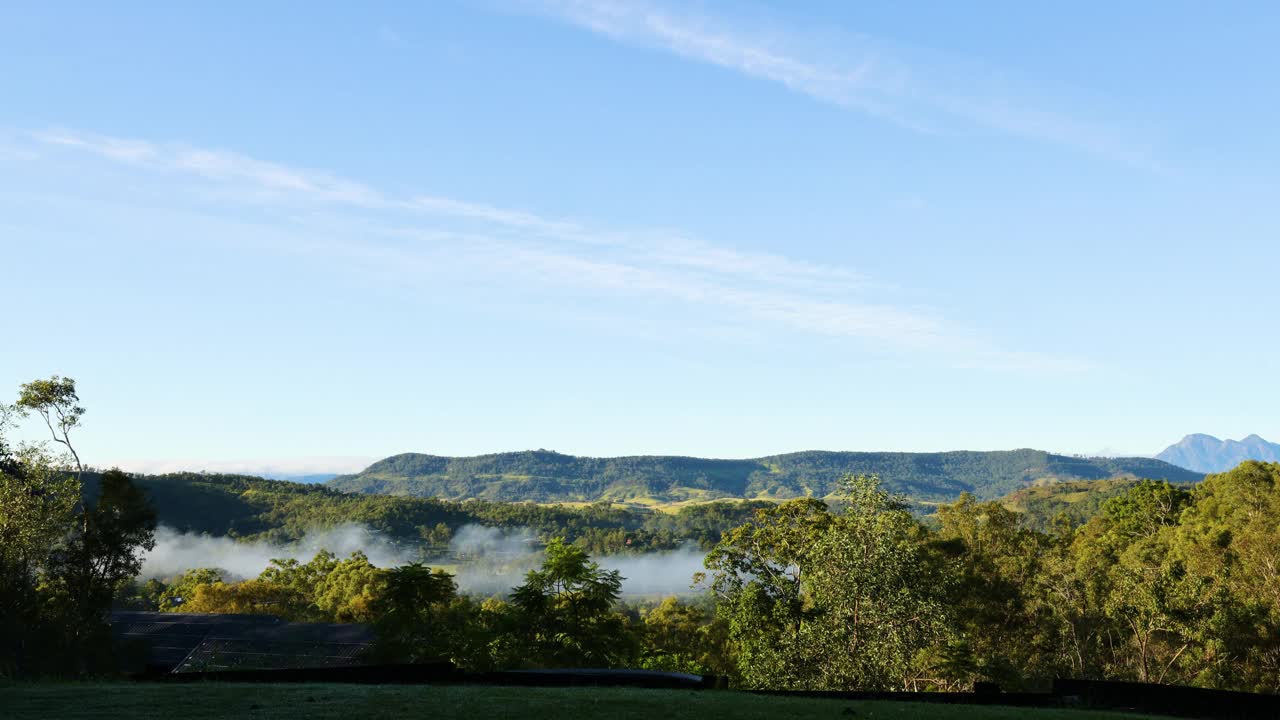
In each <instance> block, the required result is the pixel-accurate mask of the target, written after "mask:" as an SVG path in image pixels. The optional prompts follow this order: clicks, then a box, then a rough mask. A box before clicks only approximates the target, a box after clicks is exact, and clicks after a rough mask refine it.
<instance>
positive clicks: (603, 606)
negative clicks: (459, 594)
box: [511, 538, 632, 667]
mask: <svg viewBox="0 0 1280 720" xmlns="http://www.w3.org/2000/svg"><path fill="white" fill-rule="evenodd" d="M621 589H622V576H621V575H620V574H619V573H618V571H616V570H604V569H601V567H600V566H599V565H598V564H596V563H594V562H592V561H591V559H590V558H589V557H588V556H587V554H586V553H585V552H583V551H582V550H581V549H579V548H576V547H574V546H572V545H566V544H565V543H564V542H563V541H562V540H560V539H558V538H556V539H553V540H552V541H551V542H549V543H548V544H547V548H546V557H545V559H544V560H543V562H542V566H541V567H540V568H538V569H536V570H530V571H529V573H528V574H527V575H526V576H525V581H524V583H523V584H522V585H520V586H519V587H516V588H514V589H513V590H512V591H511V605H512V609H513V611H514V612H513V613H512V621H513V623H514V626H515V627H516V628H517V630H516V632H517V634H518V635H519V636H520V637H519V638H518V641H517V645H518V647H519V652H520V658H521V664H523V665H529V666H533V667H609V666H610V665H612V664H614V663H616V662H617V661H618V660H619V659H622V658H628V657H630V656H631V651H632V648H631V638H630V636H629V635H628V629H627V625H626V620H625V618H623V617H622V616H621V615H619V614H618V613H616V612H614V609H613V606H614V604H615V603H616V602H617V601H618V596H619V594H620V592H621Z"/></svg>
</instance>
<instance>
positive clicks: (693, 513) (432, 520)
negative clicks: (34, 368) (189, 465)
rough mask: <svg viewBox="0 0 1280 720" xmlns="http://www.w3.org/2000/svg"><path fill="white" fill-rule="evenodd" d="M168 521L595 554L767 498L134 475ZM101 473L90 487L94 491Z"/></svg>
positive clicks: (704, 543)
mask: <svg viewBox="0 0 1280 720" xmlns="http://www.w3.org/2000/svg"><path fill="white" fill-rule="evenodd" d="M134 482H135V483H136V484H137V485H138V486H139V487H141V488H142V489H143V490H144V491H145V492H146V494H147V496H148V497H149V498H150V500H151V502H152V503H153V504H154V506H155V508H156V513H157V515H158V517H159V520H160V522H161V523H162V524H164V525H166V526H168V527H172V528H174V529H175V530H178V531H181V532H193V533H203V534H207V535H213V536H228V537H235V538H241V539H253V540H274V541H281V542H289V541H293V540H297V539H298V538H301V537H303V536H304V535H306V534H307V532H309V531H311V530H314V529H316V528H325V527H333V526H337V525H343V524H346V523H359V524H361V525H364V526H366V527H368V528H370V529H372V530H376V531H378V532H380V533H384V534H385V535H387V536H388V537H389V538H390V539H392V540H395V541H399V542H403V543H406V544H411V545H437V546H439V545H446V544H447V543H448V541H449V539H450V537H451V536H452V535H453V533H454V532H455V531H457V530H458V528H460V527H463V526H465V525H486V526H490V527H508V528H528V529H530V530H532V531H534V532H535V533H537V534H538V535H539V536H541V537H543V538H544V539H545V538H551V537H562V538H565V539H566V540H568V541H570V542H573V543H575V544H577V545H578V546H580V547H582V548H584V549H586V550H588V551H589V552H592V553H601V554H603V553H616V552H644V551H648V550H669V549H675V548H678V547H682V546H685V545H687V544H693V545H697V546H699V547H703V548H709V547H711V546H712V545H714V544H715V542H716V541H717V540H719V539H720V533H722V532H723V531H725V530H728V529H729V528H733V527H736V526H738V525H741V524H742V523H743V522H744V521H745V520H746V518H747V517H749V516H750V514H751V513H752V512H753V511H754V510H755V509H756V508H758V507H761V506H767V505H769V503H767V502H710V503H700V504H696V505H690V506H688V507H684V508H680V509H679V510H678V511H677V512H671V513H661V512H654V511H648V510H645V509H637V508H622V507H616V506H610V505H609V504H608V503H601V504H591V505H586V506H583V507H566V506H561V505H537V504H533V503H511V502H492V501H485V500H468V501H465V502H459V501H451V500H439V499H435V498H419V497H397V496H390V495H364V494H353V493H343V492H339V491H337V490H334V489H331V488H327V487H324V486H321V485H307V484H303V483H293V482H286V481H282V480H266V479H263V478H259V477H253V476H249V475H223V474H205V473H172V474H167V475H136V476H134ZM96 488H97V475H96V474H95V473H90V474H88V475H87V476H86V478H85V492H86V493H87V494H89V495H93V494H95V493H96V492H97V489H96Z"/></svg>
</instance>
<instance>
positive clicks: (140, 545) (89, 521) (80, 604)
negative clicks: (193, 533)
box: [46, 470, 156, 672]
mask: <svg viewBox="0 0 1280 720" xmlns="http://www.w3.org/2000/svg"><path fill="white" fill-rule="evenodd" d="M81 508H82V510H81V515H82V517H83V519H82V521H81V522H79V523H76V524H75V528H74V529H73V530H72V532H71V535H70V537H69V538H67V540H66V541H65V543H64V544H63V545H62V546H61V547H59V548H58V549H57V550H55V552H54V553H53V555H52V557H51V558H50V562H49V567H48V569H47V571H46V575H47V577H46V582H47V583H48V584H49V586H50V588H51V589H52V590H53V591H54V598H55V605H56V606H57V607H58V608H59V610H60V612H61V614H62V616H63V618H64V622H65V633H64V635H63V639H64V641H65V650H66V652H68V653H70V654H71V657H75V658H77V661H78V664H79V666H80V667H79V669H80V671H81V672H83V671H84V669H85V664H84V658H87V657H88V656H89V654H90V651H91V649H96V646H97V645H99V644H100V641H103V640H104V635H105V633H106V624H105V622H106V615H107V612H108V611H109V610H110V609H111V599H112V598H113V597H114V596H115V593H116V590H117V588H118V587H119V586H120V585H121V584H122V583H124V582H126V581H128V580H132V579H133V578H134V577H136V576H137V575H138V573H139V572H141V570H142V556H141V554H140V552H139V551H141V550H150V549H152V548H153V547H155V539H154V536H155V528H156V514H155V510H154V509H153V508H152V507H151V504H150V502H148V500H147V497H146V494H145V493H143V492H142V490H140V489H138V488H137V487H136V486H134V484H133V483H132V482H131V481H130V479H129V476H128V475H126V474H125V473H123V472H121V471H119V470H108V471H107V472H105V473H103V474H102V478H101V481H100V483H99V491H98V497H97V499H96V501H95V502H92V503H91V502H89V501H87V500H86V501H83V502H82V503H81Z"/></svg>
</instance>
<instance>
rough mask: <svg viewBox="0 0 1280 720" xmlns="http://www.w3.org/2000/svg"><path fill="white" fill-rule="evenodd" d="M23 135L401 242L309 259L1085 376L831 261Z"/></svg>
mask: <svg viewBox="0 0 1280 720" xmlns="http://www.w3.org/2000/svg"><path fill="white" fill-rule="evenodd" d="M27 137H28V138H29V139H30V140H31V141H32V146H33V148H36V149H38V150H39V149H43V150H46V151H62V152H72V153H75V154H77V155H78V156H88V157H94V158H98V159H101V160H105V161H108V162H110V163H112V164H113V165H119V166H124V167H128V168H131V169H134V170H136V171H138V172H142V173H150V174H154V175H156V176H157V177H160V178H163V179H165V180H166V182H165V183H164V187H165V188H166V191H175V190H177V189H178V188H179V187H180V186H181V184H180V183H176V182H173V181H174V180H177V179H187V180H191V181H195V182H200V183H206V184H213V185H215V186H217V187H218V188H219V190H221V191H222V192H221V193H220V194H219V195H218V198H219V199H220V201H222V202H239V203H253V204H256V205H258V206H266V207H268V208H271V207H275V206H277V205H278V206H279V207H280V210H281V213H282V216H281V217H282V220H283V219H284V218H285V217H287V216H288V215H289V213H290V211H292V210H293V209H295V207H296V206H297V205H298V204H310V205H316V206H321V207H324V208H327V209H329V210H338V211H342V210H347V211H350V212H351V213H352V217H353V219H354V220H356V221H357V222H361V223H365V224H366V225H367V224H368V223H370V222H371V221H372V222H373V223H376V225H377V226H379V227H380V228H381V229H382V233H381V234H382V235H385V236H389V237H396V238H398V239H401V240H408V241H410V242H409V243H408V244H405V243H399V244H395V245H386V246H380V245H376V244H375V243H376V242H377V241H376V240H373V239H371V238H370V237H369V235H367V234H362V235H361V239H360V240H359V241H342V242H341V243H337V244H335V242H334V241H332V240H323V241H321V240H316V241H314V242H309V244H308V246H307V250H308V251H313V252H314V251H318V252H330V253H333V254H335V255H342V256H343V257H345V258H350V257H356V256H359V257H361V258H364V259H365V260H367V261H369V262H373V263H378V264H381V265H384V266H386V268H388V269H391V270H400V271H404V272H413V271H414V269H415V268H419V267H424V266H425V265H426V264H427V263H428V262H439V261H440V260H441V258H445V259H447V261H449V262H453V263H456V264H457V265H458V266H459V268H465V270H466V271H467V272H490V273H500V274H503V275H504V276H519V277H522V278H523V279H524V280H526V281H528V282H532V283H544V284H551V285H554V286H556V287H568V288H573V289H577V290H581V291H587V292H597V293H609V294H616V295H622V296H631V297H641V298H650V299H652V298H658V299H663V300H668V301H673V302H676V303H684V304H688V305H690V306H697V307H705V308H711V309H716V310H720V311H722V312H724V313H726V315H727V317H728V319H730V320H731V321H732V320H737V321H744V322H749V323H752V324H758V323H760V322H767V323H772V324H775V325H777V326H779V327H783V328H789V329H791V330H795V331H801V332H806V333H813V334H818V335H823V336H829V337H836V338H852V339H857V340H862V341H869V342H872V343H875V344H877V345H881V346H884V347H886V348H888V349H891V350H894V351H901V352H919V353H922V354H925V355H928V356H929V357H931V358H937V359H939V360H940V361H942V362H945V363H948V364H950V365H952V366H956V367H971V368H983V369H988V370H1014V371H1023V372H1049V373H1063V372H1079V371H1082V370H1086V369H1088V367H1089V366H1088V365H1087V364H1084V363H1081V362H1079V361H1077V360H1074V359H1070V358H1059V357H1054V356H1049V355H1044V354H1041V353H1035V352H1021V351H1008V350H1004V349H1001V348H999V347H996V346H994V345H993V344H991V343H989V342H986V341H984V340H982V339H980V338H979V337H978V336H977V335H976V334H975V333H973V332H971V331H967V330H966V329H964V328H963V327H961V326H960V325H958V324H955V323H952V322H949V321H947V320H946V319H944V318H942V317H940V316H938V314H937V313H934V312H932V311H929V310H921V309H916V308H910V307H900V306H896V305H892V304H887V303H882V302H868V301H865V300H862V299H860V297H859V296H860V295H863V294H865V293H866V291H867V290H868V289H869V288H876V289H883V287H884V286H883V285H878V284H875V283H872V282H871V281H870V280H869V279H867V278H865V277H863V276H862V275H860V274H858V273H856V272H854V271H851V270H849V269H847V268H843V267H839V266H832V265H824V264H819V263H813V262H806V261H802V260H796V259H793V258H788V257H785V256H782V255H777V254H771V253H762V252H744V251H739V250H736V249H733V248H730V247H726V246H723V245H716V244H712V243H709V242H705V241H702V240H698V239H694V238H689V237H686V236H684V235H681V234H679V233H673V232H662V231H639V232H635V231H617V230H597V229H593V228H592V227H590V226H588V225H587V224H584V223H581V222H578V221H574V220H564V219H556V218H548V217H544V216H541V215H538V214H535V213H530V212H527V211H523V210H512V209H507V208H501V207H495V206H491V205H486V204H481V203H473V202H467V201H462V200H457V199H452V198H447V197H440V196H434V195H414V196H407V197H395V196H392V195H389V194H387V193H384V192H382V191H380V190H378V189H376V188H374V187H373V186H371V185H368V184H365V183H360V182H355V181H351V180H347V179H344V178H341V177H338V176H335V175H332V174H329V173H323V172H316V171H311V170H304V169H298V168H292V167H288V166H285V165H281V164H277V163H272V162H268V161H264V160H259V159H256V158H252V157H248V156H246V155H242V154H239V153H233V152H226V151H221V150H209V149H201V148H193V147H190V146H187V145H182V144H168V143H156V142H150V141H145V140H136V139H126V138H117V137H108V136H102V135H95V134H90V133H83V132H76V131H71V130H64V129H58V130H49V131H42V132H36V133H30V134H29V135H27ZM414 242H417V243H418V244H417V245H415V244H414Z"/></svg>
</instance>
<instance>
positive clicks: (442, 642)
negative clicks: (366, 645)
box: [372, 563, 462, 663]
mask: <svg viewBox="0 0 1280 720" xmlns="http://www.w3.org/2000/svg"><path fill="white" fill-rule="evenodd" d="M457 591H458V586H457V583H455V582H454V580H453V576H452V575H450V574H448V573H446V572H444V571H442V570H438V569H432V568H430V567H427V566H426V565H423V564H421V563H410V564H408V565H402V566H400V567H398V568H392V569H391V570H388V571H387V574H386V578H385V584H384V586H383V590H382V593H381V594H380V595H379V596H378V597H377V598H376V599H375V600H374V602H373V606H372V612H373V615H374V616H376V617H377V618H378V620H377V621H376V623H375V624H374V629H375V630H376V631H377V634H378V648H377V653H378V655H379V656H381V657H382V658H384V659H389V660H394V661H396V662H409V663H418V662H437V661H441V660H449V659H450V656H451V654H452V653H451V650H452V648H453V645H454V642H453V641H454V635H455V633H456V632H458V631H459V630H461V629H462V628H460V627H458V623H454V622H451V621H450V620H451V618H450V617H449V613H448V610H449V607H450V605H451V603H452V602H453V601H454V599H455V598H456V597H457Z"/></svg>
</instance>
